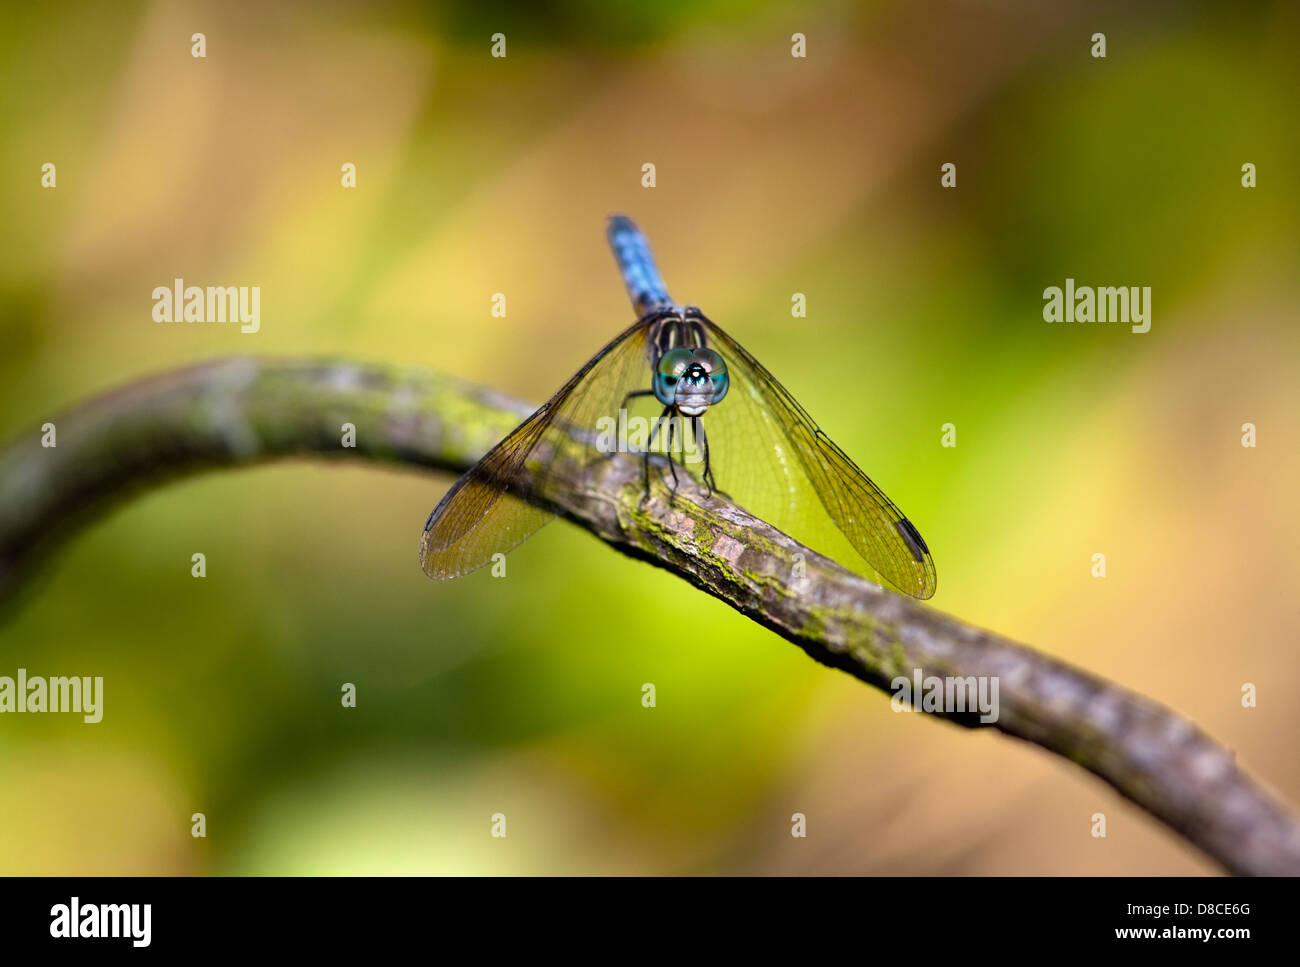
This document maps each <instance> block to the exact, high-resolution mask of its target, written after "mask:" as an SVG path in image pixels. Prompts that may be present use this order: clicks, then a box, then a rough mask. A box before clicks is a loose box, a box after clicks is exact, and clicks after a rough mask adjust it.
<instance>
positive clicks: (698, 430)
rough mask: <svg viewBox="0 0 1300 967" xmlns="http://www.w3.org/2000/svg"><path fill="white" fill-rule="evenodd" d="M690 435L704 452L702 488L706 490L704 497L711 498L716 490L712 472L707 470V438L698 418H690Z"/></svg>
mask: <svg viewBox="0 0 1300 967" xmlns="http://www.w3.org/2000/svg"><path fill="white" fill-rule="evenodd" d="M691 433H693V434H694V435H695V442H696V444H697V445H698V446H700V447H701V448H702V449H703V450H704V474H703V476H704V486H705V488H706V489H707V490H708V494H707V495H706V496H709V497H712V496H713V491H714V490H715V489H716V488H715V487H714V484H713V471H712V470H710V469H709V438H708V436H707V435H705V433H704V424H703V423H701V422H700V418H699V417H698V416H693V417H691Z"/></svg>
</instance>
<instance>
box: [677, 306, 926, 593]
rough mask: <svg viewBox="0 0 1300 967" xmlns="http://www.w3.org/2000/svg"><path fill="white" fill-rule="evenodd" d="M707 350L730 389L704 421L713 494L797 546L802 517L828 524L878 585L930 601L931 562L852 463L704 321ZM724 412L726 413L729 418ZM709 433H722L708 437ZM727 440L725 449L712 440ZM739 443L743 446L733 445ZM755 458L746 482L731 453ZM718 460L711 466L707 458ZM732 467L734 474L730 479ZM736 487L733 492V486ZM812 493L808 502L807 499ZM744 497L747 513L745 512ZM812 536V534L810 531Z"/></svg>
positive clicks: (916, 536)
mask: <svg viewBox="0 0 1300 967" xmlns="http://www.w3.org/2000/svg"><path fill="white" fill-rule="evenodd" d="M705 325H706V327H707V328H708V331H709V334H710V336H711V337H712V343H713V348H714V349H715V350H717V351H718V352H720V353H721V354H722V356H723V358H724V360H725V361H726V363H727V371H728V373H729V375H730V377H731V389H730V393H729V395H728V396H727V398H726V399H724V400H723V401H722V402H720V403H719V404H718V405H717V406H716V407H714V408H712V409H710V411H709V412H708V413H707V414H705V416H704V418H703V421H704V424H705V430H706V432H707V434H708V440H709V446H710V457H711V459H712V460H713V464H714V467H715V473H714V476H715V479H716V480H717V484H718V486H719V487H720V488H721V489H722V490H723V491H724V492H727V493H730V494H732V495H733V496H734V497H735V499H736V500H737V501H738V502H739V503H740V504H741V505H742V506H744V507H746V508H747V509H749V510H751V512H755V513H758V514H759V515H760V516H768V515H769V514H770V515H771V516H772V518H773V523H776V524H777V526H779V527H782V529H787V528H789V532H790V533H791V535H792V536H794V537H796V538H800V539H803V538H801V536H800V530H801V528H802V527H804V526H806V525H809V524H810V523H814V524H815V522H810V521H809V518H810V517H817V516H821V514H820V513H818V512H816V511H817V508H816V507H814V506H811V505H816V504H818V503H819V504H820V510H821V511H824V513H825V515H826V516H829V518H830V520H831V521H832V522H833V523H834V525H835V527H836V528H838V529H839V531H840V532H841V533H842V534H843V536H844V537H845V538H847V540H848V542H849V544H851V545H852V547H853V549H854V550H855V551H857V553H858V554H859V555H861V557H862V558H863V559H864V560H865V561H866V562H867V563H868V564H869V565H870V566H871V568H872V570H874V571H875V572H876V573H877V574H878V575H879V576H880V577H881V578H883V579H884V580H885V581H887V582H888V583H889V584H891V585H893V586H894V587H896V588H898V590H900V591H903V592H904V593H906V594H910V595H912V596H913V597H917V598H928V597H930V596H932V595H933V594H934V590H935V586H936V576H935V570H934V560H933V559H932V558H931V556H930V550H929V548H928V547H927V546H926V544H925V541H924V540H923V539H922V537H921V535H920V533H918V532H917V529H916V528H915V527H914V526H913V525H912V522H911V521H909V520H908V519H907V517H906V516H905V515H904V514H903V512H902V511H901V510H899V509H898V506H897V505H896V504H895V503H894V502H893V501H892V500H890V499H889V498H888V497H887V496H885V493H884V491H882V490H881V489H880V488H879V487H877V486H876V485H875V484H874V483H873V482H872V481H871V478H869V477H868V476H867V475H866V474H865V473H863V472H862V471H861V470H860V469H859V468H858V466H857V464H855V463H854V462H853V461H852V460H850V459H849V457H848V456H847V455H846V454H845V453H844V451H843V450H841V449H840V448H839V447H837V446H836V445H835V444H834V443H833V442H832V441H831V439H830V438H829V437H828V436H826V434H825V433H823V432H822V431H821V429H820V428H819V427H818V426H817V424H816V423H815V422H813V419H812V417H810V416H809V415H808V414H807V412H805V410H804V409H803V407H802V406H800V405H799V403H798V401H797V400H795V398H794V397H793V396H791V395H790V393H789V391H788V390H786V388H785V387H784V386H782V385H781V384H780V383H779V382H777V380H776V377H774V376H773V375H772V374H771V373H770V372H768V371H767V369H766V368H764V366H763V364H762V363H760V362H759V361H758V360H756V359H755V358H754V357H753V356H751V355H750V354H749V352H748V351H747V350H746V349H745V348H744V347H743V346H741V345H740V344H739V343H738V342H736V341H735V340H734V339H732V338H731V337H730V336H729V335H727V334H726V333H725V332H724V331H723V330H722V329H720V328H719V327H718V326H717V325H715V324H714V323H713V322H711V321H708V320H705ZM729 408H730V411H729ZM715 425H718V426H720V427H722V428H724V433H721V434H720V433H717V432H715ZM724 435H725V436H726V437H727V438H728V439H726V440H725V449H723V446H724V441H723V440H720V439H718V437H719V436H724ZM739 436H744V437H745V438H746V439H744V440H738V439H737V437H739ZM750 447H754V448H757V449H758V451H759V452H760V453H762V454H763V457H764V459H763V460H761V461H760V466H759V472H758V473H757V474H755V472H754V471H753V470H752V469H751V470H749V471H748V472H746V471H744V469H743V468H741V467H740V465H739V463H738V460H739V459H743V458H747V459H749V460H750V461H753V460H754V457H755V455H754V454H749V455H743V454H742V455H738V454H734V453H729V452H727V451H729V450H735V449H742V450H743V449H748V448H750ZM715 454H716V456H715ZM732 467H735V468H736V470H737V472H736V473H735V474H731V473H729V472H728V471H729V469H730V468H732ZM733 481H734V483H733ZM809 490H812V491H813V492H815V494H816V497H813V496H812V495H811V494H809V492H808V491H809ZM751 497H752V498H754V505H752V506H751ZM814 530H815V527H814Z"/></svg>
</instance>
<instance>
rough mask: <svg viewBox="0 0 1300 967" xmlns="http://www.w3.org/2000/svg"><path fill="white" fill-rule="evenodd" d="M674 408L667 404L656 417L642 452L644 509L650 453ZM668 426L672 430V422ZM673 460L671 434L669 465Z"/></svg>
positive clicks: (642, 503)
mask: <svg viewBox="0 0 1300 967" xmlns="http://www.w3.org/2000/svg"><path fill="white" fill-rule="evenodd" d="M645 392H647V393H649V392H653V391H652V390H646V391H645ZM629 395H630V394H629ZM624 402H627V401H626V400H624ZM672 409H673V408H672V406H671V405H669V406H665V407H664V411H663V412H662V413H660V414H659V416H658V417H657V418H656V419H655V422H654V426H652V427H651V428H650V436H649V438H648V439H647V440H646V444H645V450H644V451H642V453H641V479H642V482H643V483H644V484H645V490H644V492H642V494H641V502H640V504H639V505H638V506H639V507H640V508H641V509H643V510H644V509H645V505H646V501H647V500H649V499H650V453H651V451H653V450H654V448H655V440H656V439H657V438H658V436H659V427H660V426H662V425H663V422H664V418H665V417H666V416H668V414H669V413H671V412H672ZM668 428H669V431H671V430H672V423H671V422H669V424H668ZM672 460H673V454H672V437H671V436H670V437H669V438H668V465H669V466H672ZM673 479H674V481H675V480H676V476H675V475H674V478H673Z"/></svg>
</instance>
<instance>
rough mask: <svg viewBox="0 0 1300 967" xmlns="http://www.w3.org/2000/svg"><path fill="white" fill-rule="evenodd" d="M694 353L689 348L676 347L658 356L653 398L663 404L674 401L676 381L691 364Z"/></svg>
mask: <svg viewBox="0 0 1300 967" xmlns="http://www.w3.org/2000/svg"><path fill="white" fill-rule="evenodd" d="M694 355H695V354H694V353H692V352H691V351H690V350H689V349H683V348H681V347H678V348H677V349H670V350H668V352H666V353H664V354H663V355H662V356H660V357H659V365H658V366H656V367H655V378H654V391H655V398H656V399H657V400H659V402H660V403H662V404H663V405H664V406H668V405H669V404H670V403H672V402H674V399H675V397H676V394H677V381H678V380H679V379H681V377H682V373H684V372H686V368H687V367H688V366H690V365H691V359H692V357H693V356H694Z"/></svg>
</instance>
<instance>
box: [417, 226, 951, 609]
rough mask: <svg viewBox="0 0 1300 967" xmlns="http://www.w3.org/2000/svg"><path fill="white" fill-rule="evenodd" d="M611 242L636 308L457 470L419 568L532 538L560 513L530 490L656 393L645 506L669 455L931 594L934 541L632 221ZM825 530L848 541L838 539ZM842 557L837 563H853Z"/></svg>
mask: <svg viewBox="0 0 1300 967" xmlns="http://www.w3.org/2000/svg"><path fill="white" fill-rule="evenodd" d="M609 241H610V246H611V248H612V249H613V250H614V256H615V259H616V260H617V261H618V264H619V268H620V269H621V270H622V273H623V280H624V283H625V284H626V286H627V290H628V294H629V295H630V296H631V299H632V304H633V306H634V308H635V309H636V312H637V315H638V317H639V318H638V320H637V321H636V322H635V323H634V324H633V325H632V326H630V327H629V328H627V329H625V330H624V331H623V332H622V333H620V334H619V335H618V336H616V337H615V338H614V339H613V340H612V341H611V342H610V343H609V344H608V345H607V346H605V348H603V349H602V350H601V351H600V352H598V353H597V354H596V355H595V356H594V357H593V358H592V359H591V360H590V361H589V362H588V363H587V364H586V365H585V366H583V367H582V368H581V369H580V370H578V372H577V373H576V374H574V376H573V377H571V378H570V379H569V381H568V382H567V383H565V384H564V386H562V387H561V388H560V390H559V391H558V392H557V393H556V394H555V395H554V396H553V397H551V399H550V400H548V401H547V402H546V403H545V404H543V405H542V406H541V407H540V408H539V409H538V410H537V412H535V413H534V414H533V415H532V416H530V417H529V418H528V419H527V420H525V421H524V422H523V423H522V424H520V426H519V427H518V428H516V429H515V430H514V432H512V433H511V434H510V435H509V436H508V437H506V439H504V440H502V441H501V442H500V443H499V444H497V445H496V446H495V447H493V448H492V450H490V451H489V452H488V453H487V455H486V456H484V457H483V459H482V460H480V461H479V462H478V463H477V464H476V465H475V466H474V467H473V468H472V469H471V470H470V471H469V472H468V473H466V474H465V476H463V477H461V478H460V480H458V481H456V483H455V485H453V486H452V488H451V490H450V491H448V492H447V495H446V496H445V497H443V499H442V501H441V502H440V503H439V504H438V506H437V507H435V508H434V510H433V513H431V514H430V515H429V519H428V521H427V522H426V524H425V528H424V534H423V535H422V537H421V542H420V563H421V565H422V566H423V567H424V570H425V572H426V573H427V574H429V576H430V577H435V578H439V579H442V580H446V579H450V578H455V577H459V576H461V575H462V574H468V573H469V572H470V571H473V570H476V569H477V568H479V567H482V566H483V565H484V564H486V563H488V562H489V561H490V560H491V559H492V558H493V557H494V556H495V555H496V554H500V553H504V552H506V551H509V550H510V549H511V548H513V547H514V546H516V545H517V544H519V543H520V542H521V541H523V540H526V539H527V538H528V537H529V536H530V535H531V534H533V533H534V532H535V531H536V530H538V529H539V528H540V527H542V526H543V525H544V524H545V523H546V522H547V521H549V520H551V519H552V518H553V516H554V515H553V514H552V513H551V512H550V511H549V510H548V509H546V507H545V506H544V504H543V502H542V501H538V500H535V499H533V496H534V495H535V494H537V493H543V494H544V493H545V491H546V489H547V488H548V487H549V486H553V485H561V486H562V485H564V482H565V477H566V475H568V474H576V475H578V476H579V477H581V476H582V475H584V471H585V470H587V469H588V468H590V467H592V466H593V465H594V464H595V463H596V462H597V461H599V460H607V459H609V458H610V454H611V450H610V449H609V448H607V447H605V446H604V445H602V443H601V440H602V430H601V427H602V426H605V427H613V426H616V425H617V426H626V425H628V423H629V422H630V421H629V420H628V418H627V417H628V414H627V407H628V404H629V403H630V402H631V401H632V400H634V399H636V398H640V397H645V398H650V397H653V398H654V399H655V400H657V401H658V403H659V405H660V407H662V411H661V412H660V413H659V414H658V415H657V417H656V418H655V420H654V422H653V424H652V426H651V429H650V431H649V435H648V438H647V439H646V442H645V444H644V446H639V447H638V448H637V449H636V450H635V451H634V452H636V453H637V454H638V455H639V456H640V459H641V462H642V467H643V483H644V487H645V492H644V496H643V501H642V503H643V504H644V502H645V499H646V498H648V497H649V495H650V491H651V486H652V480H651V474H650V468H651V454H652V452H653V453H656V454H658V458H657V459H656V466H659V467H661V468H662V463H663V460H662V458H663V457H664V456H666V458H667V460H666V462H667V466H668V470H669V472H670V473H669V474H662V473H661V474H660V475H661V476H662V477H663V478H664V479H665V481H666V482H667V481H668V479H669V477H670V479H671V482H669V483H668V486H669V487H670V488H671V489H672V491H673V493H674V494H675V492H676V488H677V484H678V470H679V467H680V469H681V470H682V471H683V472H684V473H687V474H688V475H690V476H693V477H696V478H698V480H699V482H700V483H701V484H702V485H703V486H702V487H701V491H703V492H705V493H707V494H710V495H711V494H712V492H713V491H714V490H716V489H717V486H716V484H715V483H714V477H715V475H716V476H717V478H718V479H720V480H721V481H722V483H723V484H724V485H725V486H726V489H727V491H728V493H729V494H730V495H731V497H732V499H733V500H734V501H735V502H736V503H738V504H740V505H741V506H743V507H744V508H745V509H746V510H748V511H750V512H751V513H752V514H754V515H755V516H757V517H761V518H763V519H765V520H767V521H768V522H769V523H772V524H773V525H775V526H776V527H778V528H780V529H781V530H784V531H786V532H787V533H789V534H791V535H792V536H793V537H795V538H796V539H799V540H801V541H802V542H803V543H805V544H810V545H811V546H813V547H815V548H817V549H818V550H822V551H824V552H829V553H832V554H834V555H836V556H841V555H842V554H846V555H848V556H849V557H852V556H860V557H861V558H862V559H863V560H864V561H865V562H866V564H867V565H869V572H874V573H875V574H877V575H879V576H880V577H881V578H882V579H884V580H885V581H887V582H888V583H889V584H892V585H893V586H894V587H896V588H898V589H899V590H900V591H903V592H905V593H907V594H910V595H913V596H915V597H918V598H928V597H930V596H931V595H932V594H934V588H935V571H934V561H933V560H932V559H931V557H930V550H929V548H928V547H927V546H926V543H925V541H924V540H923V539H922V537H921V535H920V532H919V531H917V529H916V527H915V526H914V525H913V524H912V522H911V521H909V520H908V519H907V518H906V517H905V516H904V515H903V513H902V511H900V510H899V509H898V507H897V506H896V505H895V504H894V502H893V501H891V500H890V499H889V498H888V497H886V496H885V494H884V492H882V491H881V490H880V488H879V487H877V486H876V485H875V484H874V483H872V481H871V480H870V478H868V477H867V475H866V474H864V473H863V472H862V471H861V470H860V469H859V468H858V466H857V465H856V464H855V463H854V462H853V461H852V460H850V459H849V458H848V456H846V455H845V453H844V451H842V450H841V449H840V448H839V447H837V446H836V445H835V444H834V443H832V442H831V441H830V439H829V438H828V437H827V436H826V434H825V433H823V432H822V431H821V429H820V428H819V427H818V426H817V424H816V423H814V422H813V420H812V418H811V417H809V416H808V414H807V413H806V412H805V411H804V409H803V407H801V406H800V405H799V403H798V402H797V401H796V400H795V399H794V397H793V396H791V395H790V393H789V391H787V390H786V389H785V387H784V386H782V385H781V384H780V383H779V382H778V381H777V380H776V378H775V377H774V376H773V375H772V374H771V373H769V372H768V371H767V369H765V368H764V367H763V365H762V364H761V363H759V362H758V360H756V359H754V357H753V356H751V355H750V354H749V352H748V351H746V350H745V348H744V347H742V346H741V345H740V344H739V343H738V342H736V341H735V340H734V339H733V338H732V337H731V336H729V335H728V334H727V333H726V332H724V331H723V330H722V329H721V328H720V327H718V326H717V325H716V324H714V323H713V322H712V321H711V320H709V319H708V318H706V317H705V316H704V314H703V313H701V312H700V310H699V309H697V308H695V307H694V306H689V307H682V306H680V305H678V304H676V303H674V302H673V301H672V300H671V299H670V298H669V296H668V291H667V289H666V288H665V286H664V284H663V280H662V279H661V278H660V277H659V271H658V269H657V268H656V267H655V264H654V260H653V259H652V258H651V256H650V249H649V246H648V245H647V244H646V241H645V236H644V235H642V234H641V232H640V231H639V230H638V229H637V227H636V226H635V225H634V224H632V221H631V220H630V219H628V218H624V217H621V216H618V217H615V218H612V219H610V223H609ZM647 370H648V371H647ZM647 382H648V383H649V387H648V388H647V385H646V384H647ZM733 390H734V392H733ZM724 399H725V400H726V401H727V402H726V405H725V406H723V405H720V404H722V402H723V400H724ZM706 426H707V433H706ZM688 428H689V435H690V437H691V438H692V439H693V440H694V453H695V454H701V453H702V457H703V460H702V465H699V464H698V462H697V466H696V467H695V468H694V469H692V468H690V467H688V465H687V464H688V463H690V462H692V461H691V460H690V459H689V458H688V456H687V434H688ZM711 444H712V445H711ZM618 449H620V450H623V452H626V450H627V449H631V448H630V447H629V448H626V449H625V448H623V447H619V448H618ZM675 451H676V452H680V454H681V460H680V461H678V460H677V459H675V458H674V453H675ZM823 525H827V526H823ZM823 537H825V538H826V539H827V541H828V542H830V543H834V542H836V541H838V542H839V543H840V544H844V545H845V551H844V552H841V551H839V550H838V548H836V549H834V550H832V548H831V547H830V546H828V544H827V543H824V542H823V540H822V538H823ZM849 557H842V559H841V563H845V564H850V563H851V561H850V560H849Z"/></svg>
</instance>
